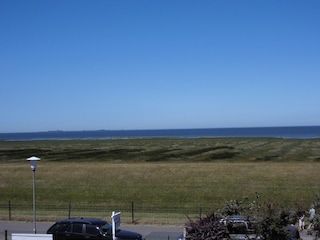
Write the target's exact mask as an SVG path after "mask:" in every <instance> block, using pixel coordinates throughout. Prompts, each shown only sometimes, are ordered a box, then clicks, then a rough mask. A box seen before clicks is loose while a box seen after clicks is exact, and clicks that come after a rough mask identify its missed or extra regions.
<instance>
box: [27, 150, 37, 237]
mask: <svg viewBox="0 0 320 240" xmlns="http://www.w3.org/2000/svg"><path fill="white" fill-rule="evenodd" d="M27 161H29V162H30V165H31V170H32V173H33V174H32V177H33V178H32V180H33V181H32V182H33V233H34V234H36V233H37V225H36V168H37V162H38V161H40V158H38V157H35V156H33V157H29V158H27Z"/></svg>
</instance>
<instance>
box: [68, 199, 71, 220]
mask: <svg viewBox="0 0 320 240" xmlns="http://www.w3.org/2000/svg"><path fill="white" fill-rule="evenodd" d="M68 218H71V202H69V208H68Z"/></svg>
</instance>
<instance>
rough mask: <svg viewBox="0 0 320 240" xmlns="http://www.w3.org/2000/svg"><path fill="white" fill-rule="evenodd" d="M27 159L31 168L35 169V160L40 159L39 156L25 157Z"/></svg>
mask: <svg viewBox="0 0 320 240" xmlns="http://www.w3.org/2000/svg"><path fill="white" fill-rule="evenodd" d="M27 161H30V165H31V170H32V171H35V170H36V168H37V162H38V161H40V158H38V157H35V156H33V157H29V158H27Z"/></svg>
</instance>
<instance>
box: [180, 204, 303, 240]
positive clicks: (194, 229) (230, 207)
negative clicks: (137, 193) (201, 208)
mask: <svg viewBox="0 0 320 240" xmlns="http://www.w3.org/2000/svg"><path fill="white" fill-rule="evenodd" d="M243 213H246V214H248V213H249V215H244V214H243ZM220 214H226V215H225V217H227V216H230V215H243V216H245V219H246V221H247V223H248V225H252V230H253V231H254V233H255V234H256V237H257V236H262V238H263V239H265V240H285V239H287V228H286V227H287V226H288V224H289V222H296V220H297V215H296V213H295V211H288V210H286V209H282V208H278V207H277V206H276V205H275V204H271V203H269V204H265V205H261V204H259V203H258V202H257V201H256V200H254V201H252V202H250V201H249V200H248V199H245V201H244V200H241V201H239V200H232V201H228V202H226V205H225V206H224V207H223V208H222V211H220ZM257 214H260V216H257ZM250 219H251V220H250ZM248 230H249V229H248ZM226 236H228V229H227V228H226V226H225V225H224V224H222V223H221V221H219V220H218V219H217V218H216V217H215V215H214V213H212V214H211V215H209V216H208V217H206V218H203V219H200V220H198V221H197V222H192V221H190V223H188V224H187V237H186V239H190V240H194V239H198V240H199V239H203V240H205V239H223V238H226Z"/></svg>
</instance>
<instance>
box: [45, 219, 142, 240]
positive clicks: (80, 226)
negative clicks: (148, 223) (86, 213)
mask: <svg viewBox="0 0 320 240" xmlns="http://www.w3.org/2000/svg"><path fill="white" fill-rule="evenodd" d="M47 234H52V235H53V240H82V239H86V240H88V239H89V240H112V225H111V224H110V223H109V222H107V221H105V220H101V219H96V218H70V219H63V220H60V221H57V222H56V223H55V224H53V225H52V226H51V227H50V228H49V229H48V231H47ZM116 237H117V239H118V240H143V239H144V238H143V237H142V235H141V234H139V233H135V232H129V231H125V230H121V229H117V231H116Z"/></svg>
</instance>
